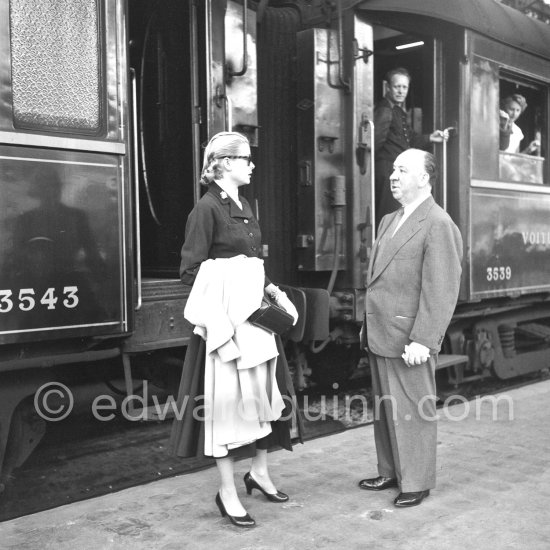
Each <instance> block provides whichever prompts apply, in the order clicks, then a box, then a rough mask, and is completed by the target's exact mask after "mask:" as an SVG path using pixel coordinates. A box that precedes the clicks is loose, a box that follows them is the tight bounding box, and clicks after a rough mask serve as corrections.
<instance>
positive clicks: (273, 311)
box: [248, 294, 294, 334]
mask: <svg viewBox="0 0 550 550" xmlns="http://www.w3.org/2000/svg"><path fill="white" fill-rule="evenodd" d="M248 321H249V322H250V323H252V324H253V325H255V326H257V327H260V328H263V329H264V330H267V331H268V332H274V333H275V334H283V333H285V332H286V331H287V330H288V329H289V328H290V327H291V326H292V324H293V323H294V317H292V315H290V314H289V313H287V312H286V311H285V310H284V309H283V308H281V307H279V306H278V305H277V304H275V302H274V301H273V300H272V299H271V298H270V297H269V296H268V295H267V294H264V297H263V298H262V305H261V306H260V307H259V308H258V309H257V310H256V311H255V312H254V313H253V314H252V315H251V316H250V317H249V318H248Z"/></svg>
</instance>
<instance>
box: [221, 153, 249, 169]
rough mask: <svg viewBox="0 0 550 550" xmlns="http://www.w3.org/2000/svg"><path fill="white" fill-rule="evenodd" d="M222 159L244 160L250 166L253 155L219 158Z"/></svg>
mask: <svg viewBox="0 0 550 550" xmlns="http://www.w3.org/2000/svg"><path fill="white" fill-rule="evenodd" d="M217 158H222V159H243V160H246V164H247V165H248V166H250V163H251V162H252V156H251V155H225V156H223V157H217Z"/></svg>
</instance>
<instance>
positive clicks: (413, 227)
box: [370, 196, 435, 282]
mask: <svg viewBox="0 0 550 550" xmlns="http://www.w3.org/2000/svg"><path fill="white" fill-rule="evenodd" d="M434 203H435V201H434V199H433V197H432V196H430V197H428V198H427V199H426V200H425V201H424V202H423V203H421V204H420V206H418V207H417V208H416V210H415V211H414V212H413V213H412V214H411V215H410V216H409V217H408V218H407V219H406V220H405V221H404V222H403V225H402V226H401V227H400V228H399V231H398V232H397V233H396V234H395V236H394V237H393V238H391V239H390V240H389V241H388V242H387V243H385V245H384V248H383V250H382V253H381V255H380V257H378V258H376V261H375V262H373V264H374V265H373V266H372V277H371V279H370V282H372V281H374V280H375V279H376V278H377V277H378V276H379V275H380V274H381V273H382V272H383V271H384V269H386V267H387V266H388V264H389V263H390V262H391V260H392V259H393V257H394V256H395V255H396V254H397V252H398V250H399V249H400V248H401V247H402V246H403V245H404V244H405V243H406V242H407V241H409V240H410V239H411V237H412V236H413V235H414V234H415V233H418V231H420V229H422V224H423V223H424V220H425V219H426V216H427V215H428V212H429V211H430V209H431V208H432V206H433V205H434ZM396 215H397V214H396ZM392 220H393V217H392ZM388 225H391V222H390V224H388ZM387 227H388V226H386V229H387ZM384 233H385V232H384ZM382 237H383V235H381V237H380V238H382ZM377 244H378V241H377Z"/></svg>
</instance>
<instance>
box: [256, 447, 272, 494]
mask: <svg viewBox="0 0 550 550" xmlns="http://www.w3.org/2000/svg"><path fill="white" fill-rule="evenodd" d="M250 473H251V475H252V477H253V478H254V479H255V480H256V481H257V482H258V483H259V484H260V485H261V486H262V487H263V489H264V491H266V492H267V493H271V494H273V493H276V492H277V489H276V487H275V485H273V482H272V481H271V478H270V477H269V472H268V470H267V449H256V456H255V457H254V458H253V459H252V465H251V467H250Z"/></svg>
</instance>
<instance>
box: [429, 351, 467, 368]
mask: <svg viewBox="0 0 550 550" xmlns="http://www.w3.org/2000/svg"><path fill="white" fill-rule="evenodd" d="M466 363H468V356H467V355H453V354H441V355H438V357H437V367H436V370H440V369H446V368H448V367H456V366H459V365H460V366H465V365H466Z"/></svg>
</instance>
